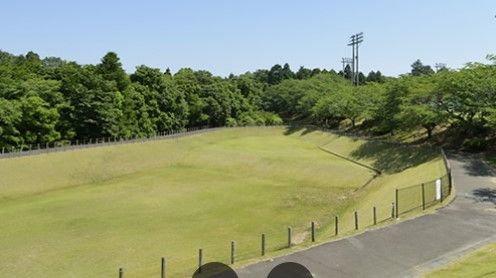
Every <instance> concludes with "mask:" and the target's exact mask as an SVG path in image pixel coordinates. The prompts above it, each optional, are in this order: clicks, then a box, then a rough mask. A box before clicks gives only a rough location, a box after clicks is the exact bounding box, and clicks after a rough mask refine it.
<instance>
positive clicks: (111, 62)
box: [96, 52, 129, 92]
mask: <svg viewBox="0 0 496 278" xmlns="http://www.w3.org/2000/svg"><path fill="white" fill-rule="evenodd" d="M96 72H97V73H99V74H101V75H102V76H103V78H104V79H105V80H108V81H114V82H115V83H116V84H117V88H118V89H119V91H121V92H123V91H124V90H126V88H127V86H128V85H129V78H128V76H127V74H126V72H125V71H124V69H123V68H122V64H121V62H120V59H119V57H118V56H117V54H116V53H115V52H108V53H107V54H105V56H103V58H102V61H101V63H100V64H98V65H97V66H96Z"/></svg>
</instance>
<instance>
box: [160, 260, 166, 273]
mask: <svg viewBox="0 0 496 278" xmlns="http://www.w3.org/2000/svg"><path fill="white" fill-rule="evenodd" d="M160 278H165V257H162V268H161V271H160Z"/></svg>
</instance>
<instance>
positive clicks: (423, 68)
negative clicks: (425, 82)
mask: <svg viewBox="0 0 496 278" xmlns="http://www.w3.org/2000/svg"><path fill="white" fill-rule="evenodd" d="M433 73H434V70H433V69H432V68H431V66H429V65H424V64H422V61H420V59H418V60H417V61H415V62H413V64H412V71H411V74H412V75H413V76H421V75H431V74H433Z"/></svg>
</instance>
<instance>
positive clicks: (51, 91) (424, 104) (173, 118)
mask: <svg viewBox="0 0 496 278" xmlns="http://www.w3.org/2000/svg"><path fill="white" fill-rule="evenodd" d="M488 59H489V61H490V62H491V64H490V65H484V64H481V63H469V64H467V66H466V67H465V68H463V69H461V70H458V71H450V70H448V69H443V70H440V71H438V72H437V73H434V71H433V70H432V69H431V67H430V66H427V65H424V64H423V63H422V62H421V61H420V60H417V61H416V62H414V63H413V64H412V71H411V74H407V75H403V76H400V77H398V78H392V77H388V78H386V77H385V76H383V75H382V73H381V72H380V71H371V72H370V73H369V74H368V76H365V75H364V74H363V73H361V72H360V73H358V79H359V86H352V84H351V82H350V79H351V78H352V76H351V75H352V73H351V68H350V67H349V66H347V67H346V68H345V69H344V72H340V73H339V74H338V73H336V72H335V71H333V70H331V71H328V70H325V69H323V70H321V69H318V68H316V69H309V68H305V67H300V68H299V69H298V71H297V72H296V73H294V72H293V71H292V70H291V68H290V66H289V64H287V63H286V64H284V65H282V66H281V65H274V66H273V67H272V68H271V69H270V70H265V69H260V70H257V71H255V72H253V73H251V72H247V73H244V74H241V75H237V76H236V75H233V74H231V75H230V76H229V77H228V78H221V77H218V76H213V75H212V74H211V73H210V72H208V71H195V70H192V69H189V68H184V69H180V70H179V71H178V72H177V73H175V74H174V75H173V74H172V73H171V72H170V70H169V69H166V70H165V71H162V70H160V69H157V68H150V67H147V66H144V65H143V66H139V67H137V68H136V70H135V71H134V72H133V73H132V74H130V75H128V74H127V73H126V72H125V71H124V69H123V68H122V64H121V62H120V60H119V57H118V56H117V54H116V53H114V52H109V53H107V54H106V55H105V56H104V57H103V58H102V59H101V62H100V63H99V64H97V65H85V66H82V65H79V64H77V63H74V62H68V61H64V60H62V59H60V58H57V57H48V58H44V59H41V58H40V57H39V56H38V55H37V54H36V53H33V52H29V53H27V54H26V55H20V56H15V55H12V54H9V53H7V52H2V51H0V115H1V116H2V118H1V119H0V147H8V148H11V147H15V148H19V147H21V146H26V145H32V144H38V143H39V144H44V143H51V142H54V141H58V140H65V141H68V140H74V139H88V138H101V137H109V136H110V137H126V138H129V137H132V136H151V135H153V134H156V133H157V132H159V131H166V130H181V129H184V128H186V127H198V126H247V125H274V124H281V123H282V122H283V120H282V119H284V120H285V121H286V122H292V121H301V122H304V123H312V124H317V125H324V126H328V127H340V126H346V125H349V126H351V127H357V128H362V129H366V130H367V131H371V132H374V133H379V134H386V133H390V134H394V133H395V132H396V131H398V130H404V131H407V132H410V131H415V130H417V129H419V128H422V129H424V130H425V131H426V135H427V137H428V138H430V137H432V136H433V133H434V131H435V130H436V128H437V127H443V128H451V129H456V130H455V131H457V132H455V133H456V134H464V136H466V137H467V138H468V139H471V138H488V139H491V138H493V137H494V135H496V134H495V131H496V108H495V107H496V78H495V76H496V65H495V63H494V61H495V60H496V59H495V58H494V56H488ZM343 121H345V122H344V123H346V124H345V125H342V123H343ZM439 130H440V129H439ZM459 141H460V142H461V141H462V140H459ZM467 142H468V143H466V144H465V145H467V148H469V149H470V148H472V147H471V146H472V145H474V144H475V143H473V144H472V143H471V142H469V141H467ZM469 145H470V146H469ZM476 145H477V144H476ZM477 148H478V147H477Z"/></svg>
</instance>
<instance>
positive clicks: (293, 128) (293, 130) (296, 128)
mask: <svg viewBox="0 0 496 278" xmlns="http://www.w3.org/2000/svg"><path fill="white" fill-rule="evenodd" d="M316 130H318V128H313V127H304V126H299V125H290V126H288V127H287V128H286V131H284V135H292V134H295V133H298V132H301V135H306V134H308V133H312V132H314V131H316Z"/></svg>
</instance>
